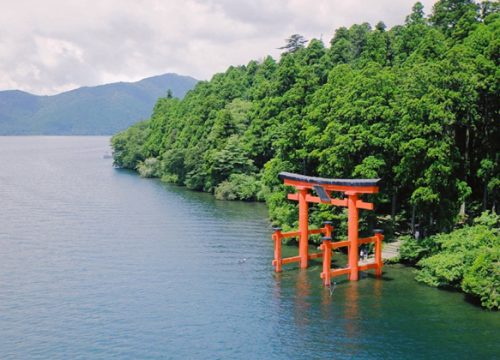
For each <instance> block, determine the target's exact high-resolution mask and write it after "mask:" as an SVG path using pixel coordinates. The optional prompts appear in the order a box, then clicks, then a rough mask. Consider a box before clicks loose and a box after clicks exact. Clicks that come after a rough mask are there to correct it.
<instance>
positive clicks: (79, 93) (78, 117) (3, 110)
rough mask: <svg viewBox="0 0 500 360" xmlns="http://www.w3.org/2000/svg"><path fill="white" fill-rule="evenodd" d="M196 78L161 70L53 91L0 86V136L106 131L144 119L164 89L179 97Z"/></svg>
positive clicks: (182, 95) (75, 133)
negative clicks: (131, 78)
mask: <svg viewBox="0 0 500 360" xmlns="http://www.w3.org/2000/svg"><path fill="white" fill-rule="evenodd" d="M196 82H197V80H195V79H193V78H192V77H189V76H181V75H177V74H164V75H159V76H154V77H150V78H146V79H143V80H140V81H138V82H133V83H125V82H119V83H112V84H106V85H101V86H94V87H82V88H78V89H75V90H71V91H68V92H64V93H61V94H57V95H53V96H37V95H33V94H29V93H26V92H23V91H18V90H11V91H0V135H111V134H113V133H116V132H117V131H120V130H123V129H125V128H127V127H128V126H130V125H132V124H133V123H135V122H136V121H138V120H141V119H145V118H148V117H149V116H150V114H151V109H152V108H153V106H154V104H155V102H156V100H157V99H158V97H160V96H164V95H165V94H166V93H167V90H168V89H170V90H171V91H172V94H173V96H175V97H179V98H182V97H184V95H185V94H186V92H187V91H189V90H190V89H192V88H193V87H194V85H195V84H196Z"/></svg>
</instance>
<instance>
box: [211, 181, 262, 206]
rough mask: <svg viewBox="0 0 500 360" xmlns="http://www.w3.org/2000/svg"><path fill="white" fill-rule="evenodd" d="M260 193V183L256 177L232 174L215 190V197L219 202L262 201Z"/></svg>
mask: <svg viewBox="0 0 500 360" xmlns="http://www.w3.org/2000/svg"><path fill="white" fill-rule="evenodd" d="M260 192H261V186H260V182H259V181H257V179H256V178H255V177H254V176H251V175H245V174H232V175H231V176H230V177H229V179H228V180H225V181H223V182H221V183H220V184H219V185H218V186H217V187H216V188H215V197H216V198H217V199H219V200H245V201H251V200H262V199H259V198H260V196H261V193H260Z"/></svg>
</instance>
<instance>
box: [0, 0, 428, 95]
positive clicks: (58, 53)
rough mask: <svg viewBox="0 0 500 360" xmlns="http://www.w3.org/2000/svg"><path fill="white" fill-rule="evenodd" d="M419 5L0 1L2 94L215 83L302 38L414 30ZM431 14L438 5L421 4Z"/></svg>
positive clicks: (408, 0)
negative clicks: (167, 81)
mask: <svg viewBox="0 0 500 360" xmlns="http://www.w3.org/2000/svg"><path fill="white" fill-rule="evenodd" d="M416 1H417V0H274V1H273V0H241V1H238V0H184V1H181V0H100V1H99V0H43V1H39V0H0V9H1V10H0V90H11V89H19V90H23V91H27V92H31V93H33V94H37V95H52V94H56V93H60V92H63V91H67V90H70V89H74V88H77V87H80V86H94V85H100V84H105V83H110V82H116V81H137V80H140V79H142V78H145V77H149V76H154V75H160V74H164V73H169V72H170V73H172V72H173V73H178V74H182V75H189V76H193V77H195V78H197V79H200V80H208V79H210V78H211V77H212V75H214V74H215V73H217V72H223V71H225V70H226V69H227V67H229V66H230V65H244V64H247V63H248V62H249V61H250V60H259V59H263V58H264V57H265V56H267V55H271V56H273V57H274V58H279V54H280V52H281V51H282V50H279V49H278V48H279V47H280V46H283V45H284V44H285V39H286V38H288V37H289V36H290V35H292V34H296V33H297V34H301V35H303V36H304V37H305V38H306V39H308V40H310V39H312V38H317V39H322V40H323V41H324V42H325V45H328V44H329V41H330V39H331V38H332V36H333V34H334V32H335V29H337V28H339V27H341V26H347V27H349V26H350V25H352V24H355V23H362V22H369V23H370V24H371V25H372V26H373V25H375V24H376V23H377V22H378V21H383V22H384V23H385V24H386V25H387V26H388V27H392V26H394V25H398V24H402V23H404V19H405V17H406V15H408V14H409V13H410V12H411V7H412V6H413V4H414V3H415V2H416ZM420 2H421V3H422V4H424V10H425V12H426V13H429V12H430V11H431V10H432V5H433V4H434V3H435V2H436V0H420Z"/></svg>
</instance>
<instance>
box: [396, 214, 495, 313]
mask: <svg viewBox="0 0 500 360" xmlns="http://www.w3.org/2000/svg"><path fill="white" fill-rule="evenodd" d="M499 222H500V216H498V215H496V214H491V213H488V212H485V213H483V214H482V215H481V216H480V217H479V218H477V219H476V221H475V225H474V226H466V227H464V228H462V229H458V230H455V231H453V232H451V233H449V234H439V235H436V236H434V237H432V238H429V239H425V241H421V242H418V241H416V240H412V239H407V240H406V241H405V242H404V244H403V247H402V249H401V257H402V258H403V257H404V258H405V259H406V260H413V261H414V260H416V259H418V258H421V259H420V261H418V263H417V266H418V267H419V268H420V270H419V271H418V272H417V276H416V279H417V280H418V281H421V282H424V283H426V284H428V285H431V286H439V287H452V288H456V289H461V290H463V291H464V292H466V293H469V294H470V295H472V296H474V297H477V298H478V299H479V300H480V301H481V304H482V306H484V307H486V308H489V309H498V308H499V300H500V299H499V294H498V288H499V285H500V228H499Z"/></svg>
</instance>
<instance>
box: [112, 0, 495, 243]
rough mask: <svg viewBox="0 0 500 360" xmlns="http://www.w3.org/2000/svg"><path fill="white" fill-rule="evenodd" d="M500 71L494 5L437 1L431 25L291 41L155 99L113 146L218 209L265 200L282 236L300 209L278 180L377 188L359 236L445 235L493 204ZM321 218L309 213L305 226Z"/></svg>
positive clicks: (363, 28)
mask: <svg viewBox="0 0 500 360" xmlns="http://www.w3.org/2000/svg"><path fill="white" fill-rule="evenodd" d="M306 44H307V45H306ZM279 45H280V44H277V46H279ZM499 61H500V16H499V5H498V2H483V3H481V4H478V3H475V2H473V1H468V0H441V1H439V2H437V3H436V4H435V6H434V8H433V11H432V14H431V15H430V16H429V17H426V16H425V15H424V11H423V7H422V5H421V4H420V3H416V4H415V5H414V7H413V9H412V12H411V14H410V15H408V17H407V18H406V22H405V24H404V25H401V26H395V27H393V28H391V29H390V30H388V29H386V26H385V25H384V23H382V22H379V23H378V24H376V25H375V26H374V27H371V26H370V25H369V24H366V23H364V24H358V25H353V26H351V27H350V28H344V27H342V28H339V29H337V30H336V32H335V36H334V37H333V39H331V41H330V43H329V44H327V46H325V44H324V43H323V42H322V41H320V40H317V39H312V40H310V41H308V42H306V41H305V39H304V38H303V37H301V36H300V35H293V36H291V37H290V38H289V39H287V43H286V44H285V46H284V53H283V54H282V56H281V57H280V59H279V61H276V60H274V59H272V58H271V57H267V58H265V59H264V60H262V61H251V62H250V63H248V65H246V66H237V67H230V68H229V69H228V70H227V71H226V72H225V73H221V74H216V75H215V76H214V77H213V78H212V79H211V80H210V81H203V82H200V83H198V85H197V86H196V88H195V89H194V90H192V91H190V92H189V93H188V94H187V95H186V97H185V98H184V99H183V100H178V99H176V98H172V97H170V96H167V97H166V98H161V99H159V100H158V102H157V103H156V106H155V108H154V112H153V115H152V117H151V119H150V120H149V121H146V122H142V123H140V124H137V125H135V126H133V127H131V128H129V129H128V130H126V131H125V132H122V133H120V134H117V135H116V136H115V137H114V138H113V139H112V145H113V148H114V156H115V163H116V165H118V166H121V167H126V168H131V169H136V170H138V171H139V172H140V173H141V174H142V175H143V176H148V177H161V178H162V179H164V180H165V181H169V182H173V183H176V184H180V185H185V186H187V187H188V188H190V189H193V190H200V191H207V192H213V193H214V194H215V195H216V196H217V197H218V198H221V199H241V200H266V201H267V203H268V206H269V210H270V215H271V217H272V219H273V221H275V222H276V223H280V224H282V225H285V226H286V225H288V226H293V225H294V221H296V219H297V216H296V211H297V210H296V207H295V205H294V204H289V203H288V201H287V200H286V195H285V193H286V191H285V189H284V188H283V187H282V185H281V184H280V181H279V180H278V177H277V174H278V173H279V172H280V171H285V170H286V171H289V172H297V173H301V174H307V175H314V176H322V177H331V178H382V179H383V183H382V187H381V193H380V194H379V195H377V198H376V199H375V202H376V204H377V211H376V213H374V214H365V215H364V216H365V217H364V218H363V229H369V228H371V227H372V226H374V225H375V223H377V225H380V224H382V225H383V226H384V227H385V228H386V230H387V231H388V234H389V235H390V233H391V232H394V231H397V232H410V231H415V229H416V228H417V224H418V229H419V232H420V234H426V235H427V234H432V233H436V232H440V231H450V230H451V229H452V228H453V226H454V225H455V224H456V223H457V222H460V221H466V219H467V218H469V219H472V218H473V217H475V216H477V215H479V214H480V213H481V211H483V210H484V209H492V208H495V207H497V202H498V190H499V186H500V167H499V157H500V126H499V121H500V120H499V105H500V98H499V94H500V93H499V84H500V83H499V80H500V70H499ZM340 211H341V210H340ZM343 216H344V215H343V214H342V213H341V212H339V213H338V214H336V215H334V220H335V219H337V220H338V219H341V218H342V217H343ZM331 217H332V213H331V209H328V210H326V209H323V208H322V206H321V205H320V206H319V207H318V208H315V209H313V215H312V221H313V222H315V221H316V222H318V224H319V221H320V220H324V219H331ZM338 227H340V229H339V230H342V229H341V222H338Z"/></svg>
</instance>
